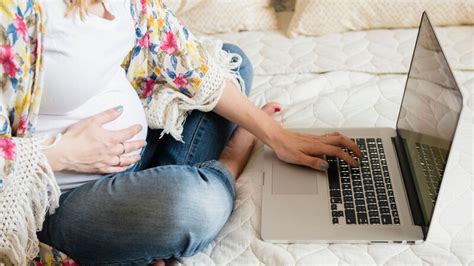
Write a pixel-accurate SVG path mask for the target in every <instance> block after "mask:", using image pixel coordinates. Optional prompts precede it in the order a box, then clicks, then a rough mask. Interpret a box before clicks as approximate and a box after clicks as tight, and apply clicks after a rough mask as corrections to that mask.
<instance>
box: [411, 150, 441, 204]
mask: <svg viewBox="0 0 474 266" xmlns="http://www.w3.org/2000/svg"><path fill="white" fill-rule="evenodd" d="M416 151H417V154H418V159H419V160H420V165H421V167H422V169H423V175H424V178H425V181H426V184H427V186H428V190H429V192H430V198H431V202H432V203H433V206H434V204H435V201H436V198H437V197H438V192H439V187H440V185H441V179H442V177H443V173H444V166H445V165H446V161H445V159H444V158H447V154H448V151H447V150H445V149H440V148H438V147H434V146H430V145H426V144H420V143H416Z"/></svg>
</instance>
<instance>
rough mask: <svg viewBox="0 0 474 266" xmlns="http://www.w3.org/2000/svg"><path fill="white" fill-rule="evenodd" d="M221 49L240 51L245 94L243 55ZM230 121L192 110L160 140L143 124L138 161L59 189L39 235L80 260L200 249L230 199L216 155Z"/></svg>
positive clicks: (113, 260) (136, 260) (229, 182)
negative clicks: (176, 131)
mask: <svg viewBox="0 0 474 266" xmlns="http://www.w3.org/2000/svg"><path fill="white" fill-rule="evenodd" d="M223 49H224V50H226V51H229V52H233V53H238V54H240V55H241V56H242V58H243V62H242V65H241V67H240V68H239V69H238V71H239V73H240V75H241V76H242V78H243V80H244V82H245V85H246V88H247V94H248V93H249V91H248V88H250V87H251V84H252V66H251V64H250V62H249V60H248V58H247V57H246V56H245V54H244V53H243V52H242V50H240V48H238V47H236V46H234V45H230V44H226V45H224V48H223ZM235 127H236V126H235V125H234V124H232V123H231V122H229V121H227V120H226V119H224V118H222V117H220V116H219V115H217V114H215V113H213V112H209V113H202V112H198V111H195V112H193V113H192V114H191V115H190V116H189V117H188V119H187V122H186V124H185V126H184V133H183V138H184V143H181V142H177V141H175V140H174V139H173V138H172V137H170V136H169V135H167V136H165V137H163V138H162V139H159V136H160V133H161V131H160V130H152V129H149V131H148V138H147V142H148V145H147V146H146V148H145V149H144V151H143V153H142V160H141V161H140V162H139V164H138V165H137V166H136V167H134V168H133V169H130V170H127V171H126V172H122V173H119V174H109V175H104V176H103V177H102V178H100V179H99V180H97V181H94V182H90V183H87V184H85V185H83V186H81V187H78V188H76V189H74V190H72V191H70V192H67V193H64V194H63V195H61V198H60V207H59V208H58V209H57V210H56V213H55V214H53V215H49V216H47V217H46V220H45V222H44V225H43V230H42V231H41V232H39V233H38V237H39V239H40V241H42V242H44V243H46V244H48V245H50V246H52V247H54V248H56V249H58V250H60V251H62V252H64V253H66V254H67V255H69V256H70V257H71V258H73V259H74V260H76V261H77V262H78V263H79V264H81V265H82V264H86V265H91V264H94V265H99V264H100V265H111V264H121V265H146V264H148V263H150V262H152V261H153V260H155V259H167V258H172V257H173V258H179V257H185V256H192V255H194V254H196V253H197V252H199V251H201V250H203V249H204V248H206V247H207V246H208V245H209V244H210V242H211V241H212V240H213V239H214V238H215V237H216V236H217V234H218V233H219V231H220V230H221V228H222V227H223V226H224V224H225V223H226V221H227V219H228V218H229V216H230V214H231V212H232V209H233V206H234V199H235V188H234V178H233V177H232V176H231V174H230V173H229V171H228V170H227V168H226V167H225V166H224V165H223V164H221V163H220V162H218V161H216V160H217V159H218V157H219V155H220V153H221V151H222V149H223V148H224V146H225V144H226V143H227V141H228V140H229V138H230V136H231V134H232V133H233V131H234V129H235Z"/></svg>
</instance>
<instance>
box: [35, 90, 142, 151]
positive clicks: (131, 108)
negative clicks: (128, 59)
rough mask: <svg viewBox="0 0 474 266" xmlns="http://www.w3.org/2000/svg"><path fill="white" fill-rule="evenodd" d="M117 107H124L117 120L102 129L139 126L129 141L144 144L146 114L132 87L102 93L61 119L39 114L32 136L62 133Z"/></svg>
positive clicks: (58, 116) (60, 116)
mask: <svg viewBox="0 0 474 266" xmlns="http://www.w3.org/2000/svg"><path fill="white" fill-rule="evenodd" d="M118 105H122V106H123V113H122V114H121V115H120V116H119V117H118V118H117V119H116V120H114V121H111V122H109V123H106V124H104V125H103V128H105V129H108V130H120V129H125V128H127V127H130V126H132V125H135V124H140V125H141V126H142V130H141V131H140V132H139V133H138V134H137V135H135V137H133V138H132V139H130V140H128V141H131V140H145V139H146V137H147V131H148V125H147V121H146V116H145V111H144V109H143V106H142V104H141V102H140V99H139V98H138V95H137V94H136V92H135V91H134V90H133V89H132V88H131V87H130V88H129V89H127V90H105V91H102V92H101V93H99V94H97V95H95V96H94V97H93V98H91V99H89V100H88V101H87V102H86V103H84V104H83V105H82V106H80V107H79V108H77V109H75V110H73V111H71V112H68V113H66V114H64V115H42V114H41V113H40V115H39V119H38V124H37V129H36V133H35V136H43V135H46V134H57V133H59V132H63V131H64V129H66V128H67V127H69V126H70V125H72V124H74V123H76V122H78V121H80V120H82V119H85V118H87V117H90V116H93V115H96V114H98V113H100V112H103V111H105V110H108V109H110V108H114V107H116V106H118ZM139 152H140V151H135V152H134V153H139Z"/></svg>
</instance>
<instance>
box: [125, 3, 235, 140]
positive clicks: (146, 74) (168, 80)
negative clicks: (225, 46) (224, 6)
mask: <svg viewBox="0 0 474 266" xmlns="http://www.w3.org/2000/svg"><path fill="white" fill-rule="evenodd" d="M132 15H133V16H134V18H135V21H136V23H137V24H136V38H137V45H136V47H135V49H134V50H133V51H132V52H131V53H130V55H129V56H128V58H127V59H126V60H125V62H124V67H125V68H126V70H127V75H128V78H129V80H130V82H131V83H132V85H133V86H134V87H135V89H136V90H137V92H138V94H139V96H140V98H141V99H142V102H143V105H144V107H145V111H146V114H147V120H148V124H149V126H150V127H152V128H160V129H163V134H165V133H169V134H171V135H172V136H173V137H174V138H176V139H177V140H181V133H182V130H183V123H184V120H185V118H186V115H187V114H188V112H190V111H192V110H200V111H211V110H212V109H213V108H214V107H215V105H216V104H217V101H218V100H219V98H220V96H221V93H222V90H223V86H224V82H225V79H226V76H227V75H228V74H229V73H231V71H230V70H229V68H228V67H227V68H226V64H225V63H219V62H217V61H216V59H215V58H216V57H215V56H211V55H210V53H209V52H208V49H205V48H204V46H203V44H202V43H201V42H200V41H199V40H198V39H197V38H196V37H195V36H193V35H192V34H191V33H190V32H189V31H188V29H187V28H186V27H185V26H183V25H182V24H181V23H180V22H179V21H178V19H177V18H176V16H175V15H174V14H173V12H172V11H171V10H170V9H168V7H166V6H165V5H164V4H163V2H162V1H161V0H140V1H138V0H137V1H136V2H135V3H133V4H132ZM219 50H220V49H219ZM218 58H226V56H225V55H224V56H219V57H218ZM221 61H222V60H221ZM224 61H225V60H224ZM236 84H237V83H236Z"/></svg>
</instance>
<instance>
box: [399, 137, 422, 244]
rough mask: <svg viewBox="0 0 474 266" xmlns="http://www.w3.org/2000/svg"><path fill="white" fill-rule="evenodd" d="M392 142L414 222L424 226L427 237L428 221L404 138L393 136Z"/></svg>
mask: <svg viewBox="0 0 474 266" xmlns="http://www.w3.org/2000/svg"><path fill="white" fill-rule="evenodd" d="M392 142H393V144H394V146H395V149H396V151H397V157H398V162H399V164H400V169H401V171H402V177H403V183H404V185H405V191H406V192H407V196H408V202H409V204H410V209H411V215H412V218H413V223H414V224H415V225H419V226H421V227H422V228H423V233H424V235H425V237H426V233H427V232H425V229H426V223H425V221H424V219H423V214H422V211H421V206H420V202H419V201H418V194H417V193H416V187H415V182H414V180H413V175H412V172H411V168H410V164H409V162H408V157H407V153H406V149H405V146H404V145H403V140H402V139H401V138H400V137H399V136H397V137H394V138H392Z"/></svg>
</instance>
